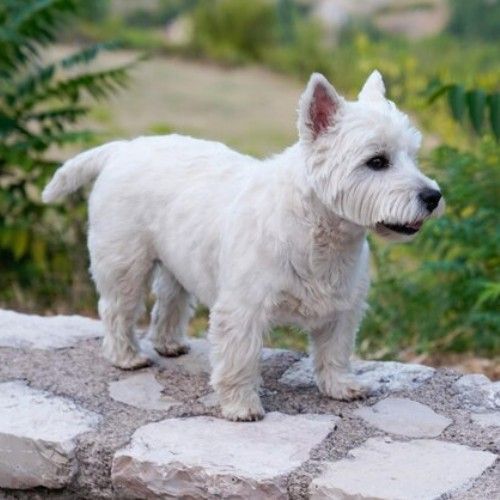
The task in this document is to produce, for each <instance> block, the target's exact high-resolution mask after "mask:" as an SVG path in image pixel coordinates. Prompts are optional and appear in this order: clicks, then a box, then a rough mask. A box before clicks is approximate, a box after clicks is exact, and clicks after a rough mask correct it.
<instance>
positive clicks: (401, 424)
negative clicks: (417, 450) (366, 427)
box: [353, 398, 453, 437]
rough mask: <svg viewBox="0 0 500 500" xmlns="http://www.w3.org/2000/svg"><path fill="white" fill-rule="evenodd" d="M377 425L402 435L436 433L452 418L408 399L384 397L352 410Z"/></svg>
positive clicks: (435, 434)
mask: <svg viewBox="0 0 500 500" xmlns="http://www.w3.org/2000/svg"><path fill="white" fill-rule="evenodd" d="M353 413H354V414H355V415H357V416H358V417H361V418H362V419H363V420H364V421H365V422H367V423H368V424H370V425H373V426H374V427H376V428H377V429H380V430H382V431H385V432H390V433H392V434H398V435H400V436H406V437H437V436H439V435H440V434H441V433H442V432H443V431H444V430H445V429H446V427H448V426H449V425H450V424H451V423H453V422H452V420H450V419H449V418H446V417H443V416H442V415H438V414H437V413H436V412H434V410H432V408H429V407H428V406H427V405H423V404H421V403H417V402H416V401H412V400H411V399H404V398H387V399H383V400H382V401H379V402H378V403H377V404H375V405H373V406H370V407H363V408H358V409H357V410H355V411H354V412H353Z"/></svg>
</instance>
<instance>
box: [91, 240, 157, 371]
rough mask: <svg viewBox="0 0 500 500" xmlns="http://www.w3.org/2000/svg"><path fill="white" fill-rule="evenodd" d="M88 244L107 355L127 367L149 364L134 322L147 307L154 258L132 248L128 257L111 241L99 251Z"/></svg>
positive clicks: (114, 362) (105, 353)
mask: <svg viewBox="0 0 500 500" xmlns="http://www.w3.org/2000/svg"><path fill="white" fill-rule="evenodd" d="M89 247H90V250H91V261H92V265H91V270H92V275H93V278H94V281H95V283H96V286H97V290H98V292H99V295H100V299H99V315H100V316H101V319H102V320H103V322H104V327H105V334H104V341H103V351H104V355H105V357H106V358H107V359H109V360H110V361H111V363H113V365H115V366H117V367H119V368H123V369H126V370H131V369H135V368H141V367H143V366H147V365H149V364H150V360H149V359H148V358H147V357H146V356H145V355H143V354H142V353H141V352H140V349H139V346H138V344H137V340H136V338H135V325H136V322H137V319H138V318H139V317H140V315H141V314H142V313H143V311H144V295H145V285H146V283H147V281H148V279H149V275H150V272H151V269H152V261H150V260H146V259H145V258H144V255H141V253H140V252H139V251H138V252H133V249H131V251H130V252H128V253H127V255H128V256H129V257H128V258H127V256H126V255H125V254H124V252H123V248H122V249H121V252H120V253H118V252H117V253H113V252H111V251H110V250H111V245H110V246H109V247H108V248H106V253H104V252H103V251H102V247H101V251H100V252H98V250H97V249H96V248H95V246H94V247H93V246H92V245H89ZM98 253H99V256H98V255H97V254H98ZM103 255H104V257H103ZM99 257H100V258H99Z"/></svg>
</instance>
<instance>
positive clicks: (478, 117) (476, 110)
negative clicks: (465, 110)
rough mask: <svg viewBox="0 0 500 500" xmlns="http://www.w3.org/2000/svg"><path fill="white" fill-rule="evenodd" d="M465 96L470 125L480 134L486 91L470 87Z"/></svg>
mask: <svg viewBox="0 0 500 500" xmlns="http://www.w3.org/2000/svg"><path fill="white" fill-rule="evenodd" d="M466 98H467V105H468V107H469V118H470V121H471V123H472V127H473V128H474V130H475V132H476V133H477V134H480V133H481V129H482V127H483V120H484V111H485V108H486V93H485V92H484V90H481V89H472V90H469V91H468V92H467V94H466Z"/></svg>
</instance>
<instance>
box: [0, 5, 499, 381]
mask: <svg viewBox="0 0 500 500" xmlns="http://www.w3.org/2000/svg"><path fill="white" fill-rule="evenodd" d="M332 1H333V0H332ZM319 3H320V0H317V1H314V0H310V1H305V0H304V1H299V0H297V1H293V0H276V1H274V0H255V1H252V2H247V1H245V0H204V1H202V0H199V1H197V0H158V1H140V2H127V1H121V2H117V1H114V2H112V1H106V0H104V1H97V0H93V1H87V2H83V1H78V0H52V1H50V0H42V1H40V0H29V1H14V0H6V1H4V2H2V5H1V6H0V73H1V76H2V78H1V79H0V82H1V83H0V189H1V191H0V214H1V220H0V266H1V268H0V272H1V274H0V280H1V281H0V303H1V305H2V306H3V307H11V308H15V309H18V310H24V311H32V312H38V313H54V312H71V313H76V312H80V313H84V314H89V315H95V295H94V292H93V288H92V284H91V283H90V281H89V278H88V274H87V271H86V269H87V266H88V262H87V255H86V248H85V218H86V208H85V203H84V201H83V200H84V198H85V196H84V194H82V193H79V194H77V195H75V196H74V197H72V198H71V199H70V200H69V201H68V202H67V203H65V204H64V205H62V206H49V207H46V206H44V205H42V204H41V202H40V190H41V188H42V187H43V185H44V183H45V182H46V179H47V178H48V177H49V176H50V175H51V174H52V172H53V170H54V168H55V166H56V165H57V162H58V160H60V159H63V158H67V157H69V156H70V155H71V154H72V153H73V152H75V151H78V150H81V149H84V148H85V147H88V146H90V145H93V144H97V143H100V142H103V141H105V140H109V139H111V138H114V137H116V136H117V135H121V136H123V135H128V134H129V135H136V134H137V132H140V133H168V132H170V131H173V130H180V131H182V132H185V133H192V134H194V135H205V136H207V137H213V138H217V139H219V140H224V141H225V142H227V143H229V144H230V145H233V146H235V147H238V148H240V149H242V150H244V151H245V152H247V153H251V154H257V155H262V154H267V153H269V152H271V151H278V150H279V149H280V148H282V147H284V146H286V145H288V144H289V143H290V141H291V140H293V136H292V135H291V133H290V132H285V131H283V132H280V131H279V130H276V129H273V130H271V129H269V130H267V129H265V124H264V122H263V121H260V122H258V123H257V122H256V123H255V127H254V129H251V130H252V131H251V132H250V133H245V134H244V135H243V136H242V137H235V135H234V134H232V132H231V130H230V129H231V127H228V126H227V124H225V123H222V124H214V121H213V115H211V114H210V113H212V111H207V116H209V119H208V120H207V125H206V126H204V125H203V123H201V121H200V124H199V126H193V125H189V124H188V125H186V122H185V121H183V120H185V118H184V115H185V114H187V113H189V110H191V109H192V110H193V113H194V112H195V110H196V108H197V106H195V105H194V104H193V102H192V101H193V100H196V98H198V96H192V95H191V96H188V95H181V94H179V93H177V94H175V95H174V92H172V94H171V95H169V99H167V102H159V103H155V104H156V105H157V107H156V108H155V112H156V113H157V114H158V117H157V118H155V119H154V120H150V121H148V122H147V123H145V126H144V127H143V128H141V129H140V130H138V131H136V130H135V129H134V127H133V126H130V127H126V126H125V127H124V126H118V125H117V123H118V122H120V123H121V116H122V115H132V116H134V113H135V114H136V115H135V117H136V118H137V122H140V123H142V122H141V121H140V120H141V116H140V113H139V111H140V110H137V109H135V108H133V105H134V103H133V98H134V96H135V97H136V96H137V95H138V93H139V92H140V91H141V89H140V88H139V87H137V86H135V87H134V82H137V81H142V82H143V83H144V82H146V81H147V84H148V85H150V84H151V85H152V83H151V82H152V81H153V82H154V80H155V79H158V80H159V81H158V83H157V84H158V85H159V86H161V85H162V82H161V78H160V77H158V76H157V75H158V74H157V73H151V74H147V76H144V78H143V79H142V80H141V75H142V74H143V73H144V75H146V73H147V72H148V71H152V70H151V68H152V67H157V68H160V67H165V68H167V67H168V68H174V69H173V70H174V71H177V70H179V71H180V70H181V69H182V71H185V72H186V74H188V75H192V76H193V75H197V76H199V77H200V78H205V79H206V81H207V82H208V83H209V82H210V81H211V80H210V79H211V78H212V76H211V75H214V74H216V75H219V78H220V79H219V80H217V81H218V82H221V81H222V82H226V81H227V82H228V83H227V85H228V86H229V85H230V83H229V82H234V78H233V75H234V74H236V73H237V72H241V74H242V75H245V77H248V78H252V76H251V75H253V73H252V72H254V71H261V70H260V69H255V70H254V69H252V68H256V67H265V68H268V70H267V71H268V73H262V72H260V73H259V75H260V76H262V75H269V79H271V78H275V77H274V76H271V75H273V74H275V73H277V74H281V75H283V76H281V77H279V78H280V82H283V83H280V85H283V88H284V89H286V90H284V92H288V89H290V90H289V91H290V92H296V93H297V97H298V92H299V89H300V86H301V85H302V83H303V82H304V81H305V80H306V79H307V77H308V75H309V74H310V73H311V72H312V71H321V72H323V73H325V74H326V75H327V76H328V77H329V78H330V79H331V81H332V82H334V84H335V85H336V87H337V88H338V89H339V90H341V91H342V92H343V93H345V94H346V95H347V96H349V97H354V96H355V95H356V93H357V90H358V89H359V87H360V85H361V83H362V82H363V81H364V79H365V78H366V75H367V74H368V73H369V72H370V71H371V70H372V69H373V68H375V67H376V68H378V69H379V70H380V71H381V72H382V74H383V75H384V78H385V81H386V84H387V87H388V91H389V95H390V98H391V99H393V100H394V101H395V102H397V103H398V105H399V106H400V107H402V108H403V109H405V110H406V111H408V112H409V113H410V114H411V115H412V117H413V119H414V120H415V121H416V122H417V123H418V125H419V126H420V127H421V128H422V129H423V131H424V136H425V143H424V149H423V151H422V156H421V162H422V166H423V169H424V170H425V171H426V172H427V173H429V174H430V175H432V176H434V177H436V178H437V180H438V181H439V182H440V184H441V185H442V187H443V190H444V192H445V197H446V199H447V203H448V208H447V212H446V215H445V216H444V217H443V218H441V219H439V220H437V221H433V222H430V223H428V224H426V226H425V228H424V230H423V231H422V234H420V235H419V237H418V238H417V239H416V240H415V241H414V243H412V244H411V245H394V246H388V245H386V244H384V243H383V242H380V241H377V240H375V239H372V241H371V245H372V249H373V266H372V267H373V275H374V285H373V287H372V291H371V297H370V305H371V307H370V311H369V313H368V314H367V317H366V319H365V321H364V323H363V326H362V330H361V332H360V338H359V350H360V353H361V354H362V355H364V356H367V357H376V358H401V359H415V358H418V359H419V360H422V359H423V360H425V359H428V360H429V361H433V362H436V359H435V355H436V353H444V354H441V355H442V356H444V357H446V353H449V352H452V353H465V355H466V356H468V357H472V356H484V357H488V358H490V359H492V360H493V362H492V363H493V365H492V366H494V367H496V368H494V369H493V372H491V373H493V375H494V376H495V374H498V356H499V354H500V333H499V332H500V318H499V312H498V311H499V309H500V308H499V306H500V284H499V267H500V266H499V264H500V262H499V247H500V229H499V227H500V226H499V224H498V214H499V209H500V207H499V193H500V174H499V158H500V149H499V143H498V137H497V136H498V127H499V126H498V116H499V113H500V112H499V104H498V102H499V98H498V91H499V82H500V62H499V58H498V53H499V48H500V40H499V36H500V33H499V30H498V22H499V21H500V3H499V2H491V1H486V0H481V1H477V2H461V1H459V0H450V1H449V2H445V1H444V0H443V1H439V0H435V1H427V2H411V1H404V2H391V1H390V0H387V1H386V2H381V7H380V8H379V10H377V11H375V12H368V10H366V11H363V9H361V11H360V13H357V14H356V15H354V16H351V17H350V18H349V21H348V22H346V23H344V24H342V25H341V26H336V27H335V29H331V27H330V28H328V27H327V26H325V23H324V22H323V21H324V20H323V19H322V18H321V16H319V17H318V16H317V15H315V8H316V7H317V4H319ZM325 3H327V1H326V0H325ZM341 3H342V2H341ZM359 4H362V2H359ZM434 8H437V9H440V10H439V12H441V14H443V13H444V14H443V15H445V17H446V18H445V22H444V23H443V25H442V27H441V28H440V29H438V30H436V31H435V32H434V33H432V34H425V35H421V36H418V37H410V38H409V37H408V36H404V34H401V33H397V32H395V31H394V30H390V29H387V28H386V21H387V19H389V20H390V19H392V18H394V16H396V17H397V16H399V17H400V18H402V19H403V20H404V19H405V16H406V17H407V18H408V19H410V18H411V16H414V15H415V14H419V13H420V14H421V13H424V14H425V12H426V11H427V10H429V9H430V10H432V9H434ZM363 12H364V13H363ZM391 16H392V17H391ZM384 23H385V24H384ZM396 31H397V30H396ZM116 42H117V43H118V44H119V45H120V46H121V47H122V48H125V49H127V51H125V52H124V51H123V50H122V51H116V49H117V47H118V46H117V44H116ZM109 51H115V52H114V53H115V54H116V55H115V56H112V55H109V54H108V55H107V56H106V53H108V52H109ZM103 53H104V57H103ZM75 54H76V55H75ZM144 54H148V57H149V58H150V60H149V61H148V62H147V63H146V62H137V59H138V58H140V57H143V56H144ZM134 64H135V66H134ZM193 68H196V73H189V71H195V70H194V69H193ZM188 70H189V71H188ZM269 70H270V72H269ZM163 74H164V73H162V75H163ZM238 74H239V73H238ZM180 77H181V72H179V78H180ZM193 77H194V76H193ZM213 78H215V77H213ZM266 78H267V77H266V76H265V77H264V80H265V79H266ZM127 83H128V84H129V85H130V88H129V89H128V90H127V89H125V90H123V87H125V86H126V84H127ZM208 83H207V86H208ZM232 84H233V83H231V85H232ZM451 88H454V89H455V90H454V91H453V92H450V89H451ZM457 88H459V89H461V90H460V91H459V92H457V90H456V89H457ZM440 89H441V90H440ZM443 89H444V90H443ZM152 90H153V91H154V88H153V87H151V88H149V90H147V89H144V91H143V92H151V91H152ZM218 91H219V90H218ZM220 92H224V89H222V90H220ZM266 92H267V90H266V81H258V80H256V81H255V84H254V85H253V86H252V87H251V93H250V94H246V95H243V96H241V98H240V100H244V101H248V103H249V104H248V107H249V108H250V106H252V107H256V106H257V108H256V111H255V113H256V114H257V116H258V114H259V113H262V115H264V114H265V109H264V107H263V106H262V105H261V107H260V108H259V107H258V105H259V104H258V103H259V102H263V101H262V99H264V96H265V95H266ZM120 94H121V95H122V96H123V98H121V99H120V97H119V96H120ZM452 94H453V95H452ZM438 95H440V97H439V98H437V99H434V98H435V97H436V96H438ZM127 96H130V99H129V98H128V97H127ZM254 96H257V97H259V96H260V97H259V98H260V99H261V101H259V100H258V99H256V100H254V101H252V98H253V97H254ZM457 96H458V97H457ZM470 96H476V97H477V96H479V97H477V99H479V101H478V102H475V103H472V104H471V102H472V100H473V99H472V98H471V97H470ZM476 97H474V99H476ZM462 98H463V102H461V101H460V99H462ZM108 99H110V100H108ZM117 99H120V100H119V103H120V106H117V105H114V104H113V103H114V102H115V101H116V100H117ZM477 99H476V101H477ZM211 100H212V102H213V103H214V106H217V105H218V103H219V106H220V107H221V108H223V106H225V105H226V104H225V101H224V102H223V100H222V97H221V98H220V99H219V94H218V93H213V95H211ZM431 101H432V102H431ZM483 101H484V102H483ZM176 103H177V104H178V107H177V108H175V105H176ZM450 105H451V109H449V108H450ZM172 108H173V109H174V110H175V109H177V110H178V111H177V114H176V113H175V112H170V114H169V117H170V118H169V121H168V122H166V121H164V120H163V118H162V116H163V115H165V114H167V110H171V109H172ZM198 108H199V106H198ZM459 108H460V109H462V111H461V112H460V113H457V109H459ZM196 111H197V110H196ZM217 111H221V112H224V111H225V110H224V109H221V110H217ZM138 113H139V114H138ZM231 119H232V120H235V121H236V122H237V121H238V120H241V116H232V117H231ZM248 120H249V122H250V121H251V120H250V118H249V119H248ZM255 120H257V118H255ZM250 125H252V124H250ZM250 125H249V126H250ZM245 130H246V129H245ZM248 130H250V129H248ZM253 130H255V131H257V130H261V132H260V133H258V132H254V131H253ZM262 130H264V131H265V132H262ZM495 133H496V134H497V136H495ZM68 146H69V147H68ZM206 319H207V312H206V310H205V309H203V308H200V309H199V310H198V312H197V315H196V317H195V319H194V320H193V322H192V325H191V329H192V333H193V334H199V333H200V332H201V331H202V330H203V329H204V328H205V326H206ZM306 338H307V336H306V334H305V333H304V332H300V331H296V330H293V329H277V330H275V331H274V332H273V333H272V335H271V340H270V342H271V343H273V344H274V345H280V346H288V347H293V348H299V349H303V348H305V346H306ZM431 358H432V359H431ZM437 362H439V360H438V361H437Z"/></svg>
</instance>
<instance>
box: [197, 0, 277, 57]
mask: <svg viewBox="0 0 500 500" xmlns="http://www.w3.org/2000/svg"><path fill="white" fill-rule="evenodd" d="M192 22H193V28H192V41H191V44H192V49H193V50H194V51H195V52H196V53H199V54H201V55H205V56H208V57H210V58H213V59H216V60H219V61H223V62H229V63H239V62H245V61H259V60H261V59H262V54H263V53H264V51H265V49H266V47H268V46H269V45H272V44H274V43H275V41H276V38H277V18H276V9H275V7H274V6H273V5H272V4H271V3H270V2H266V1H265V0H252V1H251V2H248V1H247V0H205V1H203V2H200V3H199V5H198V7H197V8H196V9H195V10H194V11H193V15H192Z"/></svg>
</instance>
